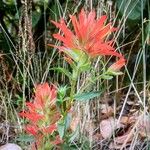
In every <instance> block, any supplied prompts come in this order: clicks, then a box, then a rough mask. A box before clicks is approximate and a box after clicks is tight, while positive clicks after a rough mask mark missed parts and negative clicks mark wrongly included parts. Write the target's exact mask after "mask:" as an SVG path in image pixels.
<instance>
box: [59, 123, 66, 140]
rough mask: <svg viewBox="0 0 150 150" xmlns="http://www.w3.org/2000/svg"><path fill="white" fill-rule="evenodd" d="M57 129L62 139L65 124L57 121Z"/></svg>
mask: <svg viewBox="0 0 150 150" xmlns="http://www.w3.org/2000/svg"><path fill="white" fill-rule="evenodd" d="M57 129H58V133H59V136H60V138H61V139H62V138H63V136H64V133H65V125H64V122H59V123H58V124H57Z"/></svg>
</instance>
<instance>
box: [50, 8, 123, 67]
mask: <svg viewBox="0 0 150 150" xmlns="http://www.w3.org/2000/svg"><path fill="white" fill-rule="evenodd" d="M95 18H96V13H95V11H91V12H89V13H86V12H85V11H84V10H83V9H82V10H81V12H80V14H79V17H78V18H77V17H76V16H72V15H70V19H71V21H72V25H73V29H74V32H72V31H71V30H70V29H69V28H68V27H67V25H66V24H65V21H64V19H61V20H60V22H59V23H58V22H55V21H52V23H53V24H54V25H55V26H56V27H57V28H59V29H60V30H61V31H62V33H63V34H60V33H57V34H54V35H53V36H54V38H55V39H57V40H59V41H61V42H62V43H63V46H57V48H59V50H60V51H63V52H64V53H65V54H67V55H68V56H69V57H71V56H72V55H70V53H72V52H74V53H76V51H77V50H79V51H83V52H85V53H86V54H87V55H88V56H89V57H95V56H100V55H101V56H106V55H110V56H116V57H118V58H119V62H118V63H117V65H116V64H114V65H113V66H112V67H115V68H116V67H118V68H121V67H122V66H124V65H125V59H124V57H123V56H122V55H121V54H119V53H118V52H116V51H115V49H114V48H113V46H112V44H113V42H114V41H113V40H108V41H107V40H106V39H107V37H108V35H109V34H110V33H112V32H114V31H116V28H113V27H112V26H111V23H108V24H107V25H105V22H106V19H107V17H106V16H101V17H100V18H98V19H95ZM50 46H54V47H56V46H55V45H51V44H50ZM79 55H81V53H79ZM77 57H80V56H77ZM82 58H83V56H82ZM82 58H81V59H82ZM71 59H75V58H74V57H71ZM120 59H121V60H120ZM118 64H119V66H118ZM112 67H111V68H112ZM115 70H116V69H115Z"/></svg>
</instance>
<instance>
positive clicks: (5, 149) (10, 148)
mask: <svg viewBox="0 0 150 150" xmlns="http://www.w3.org/2000/svg"><path fill="white" fill-rule="evenodd" d="M0 150H22V149H21V147H20V146H18V145H16V144H13V143H8V144H5V145H3V146H1V147H0Z"/></svg>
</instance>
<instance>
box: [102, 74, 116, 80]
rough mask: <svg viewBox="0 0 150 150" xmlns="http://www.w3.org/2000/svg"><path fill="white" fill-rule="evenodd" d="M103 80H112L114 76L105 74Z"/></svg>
mask: <svg viewBox="0 0 150 150" xmlns="http://www.w3.org/2000/svg"><path fill="white" fill-rule="evenodd" d="M101 78H102V79H105V80H111V79H112V78H113V76H112V75H107V74H104V75H103V76H101Z"/></svg>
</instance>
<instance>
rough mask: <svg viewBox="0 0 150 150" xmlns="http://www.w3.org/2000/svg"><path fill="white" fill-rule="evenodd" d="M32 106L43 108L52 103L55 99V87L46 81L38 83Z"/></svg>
mask: <svg viewBox="0 0 150 150" xmlns="http://www.w3.org/2000/svg"><path fill="white" fill-rule="evenodd" d="M34 99H35V100H34V106H35V107H36V108H39V109H43V107H45V105H53V104H54V103H55V100H56V89H55V88H54V87H52V86H51V87H50V86H49V85H48V83H43V84H39V85H37V86H36V88H35V98H34Z"/></svg>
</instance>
